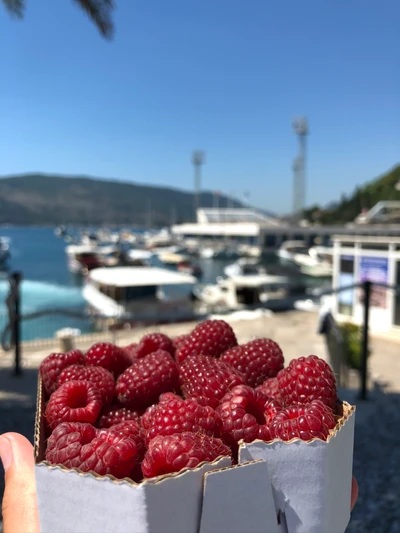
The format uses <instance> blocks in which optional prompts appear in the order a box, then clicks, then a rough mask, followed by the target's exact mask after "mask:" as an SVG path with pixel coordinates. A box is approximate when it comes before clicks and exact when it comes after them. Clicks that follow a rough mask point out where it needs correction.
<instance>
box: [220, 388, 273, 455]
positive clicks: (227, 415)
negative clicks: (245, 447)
mask: <svg viewBox="0 0 400 533" xmlns="http://www.w3.org/2000/svg"><path fill="white" fill-rule="evenodd" d="M281 409H282V406H281V404H280V403H279V402H277V401H276V400H273V401H271V400H269V399H268V398H267V397H266V396H264V395H263V394H262V393H261V392H259V391H255V390H254V389H252V388H251V387H249V386H247V385H239V386H238V387H235V388H233V389H232V390H231V391H229V392H228V393H227V394H226V395H225V396H224V398H223V400H222V402H221V404H220V405H219V406H218V408H217V412H218V413H219V415H220V416H221V420H222V426H223V434H222V438H223V440H224V442H226V443H227V444H229V445H230V446H231V447H232V449H233V450H234V451H236V450H237V443H238V442H239V441H240V440H243V441H244V442H253V441H254V440H256V439H260V440H264V441H266V442H268V441H269V440H272V436H271V433H270V430H269V424H270V422H271V420H272V419H273V418H274V417H275V416H276V414H277V413H278V412H279V411H280V410H281Z"/></svg>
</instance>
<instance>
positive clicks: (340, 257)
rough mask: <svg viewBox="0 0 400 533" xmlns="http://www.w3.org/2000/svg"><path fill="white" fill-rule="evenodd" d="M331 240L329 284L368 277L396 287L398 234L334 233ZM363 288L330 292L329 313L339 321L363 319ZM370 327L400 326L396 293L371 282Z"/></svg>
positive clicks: (336, 285) (346, 283) (398, 277)
mask: <svg viewBox="0 0 400 533" xmlns="http://www.w3.org/2000/svg"><path fill="white" fill-rule="evenodd" d="M332 240H333V247H334V253H333V288H339V287H346V286H349V285H352V284H356V283H362V282H363V281H366V280H369V281H372V282H374V281H375V282H377V283H383V284H388V285H391V286H396V285H397V286H398V287H400V237H378V236H374V237H373V236H364V235H353V236H352V235H335V236H333V237H332ZM363 294H364V292H363V290H362V289H355V290H349V291H343V292H340V293H338V294H336V295H334V296H333V314H334V316H335V317H336V318H338V319H339V320H341V321H344V320H348V321H350V322H354V323H356V324H360V325H361V324H362V323H363V312H364V305H363ZM370 328H371V330H372V331H388V330H390V329H392V328H399V330H400V293H396V292H395V291H394V290H391V289H386V288H384V287H378V286H373V288H372V293H371V308H370Z"/></svg>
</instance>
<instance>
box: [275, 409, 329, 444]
mask: <svg viewBox="0 0 400 533" xmlns="http://www.w3.org/2000/svg"><path fill="white" fill-rule="evenodd" d="M335 425H336V422H335V417H334V416H333V413H332V410H331V409H330V408H329V407H327V406H326V405H325V404H324V403H323V402H321V401H320V400H313V401H312V402H310V403H309V404H307V405H293V406H291V407H288V408H287V409H283V410H282V411H281V412H280V413H278V414H277V415H276V416H275V418H274V419H273V420H272V423H271V426H270V429H271V434H272V435H273V438H277V439H281V440H284V441H289V440H292V439H301V440H306V441H309V440H311V439H314V438H318V439H321V440H326V439H327V438H328V435H329V430H331V429H333V428H334V427H335Z"/></svg>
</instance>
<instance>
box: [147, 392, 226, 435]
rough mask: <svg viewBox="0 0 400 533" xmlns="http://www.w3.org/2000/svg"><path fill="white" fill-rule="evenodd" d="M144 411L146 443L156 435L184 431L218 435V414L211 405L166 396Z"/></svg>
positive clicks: (219, 428) (219, 424) (219, 427)
mask: <svg viewBox="0 0 400 533" xmlns="http://www.w3.org/2000/svg"><path fill="white" fill-rule="evenodd" d="M146 413H147V415H146ZM146 413H145V414H144V415H143V418H142V426H143V427H144V429H145V432H146V443H149V442H150V441H151V440H152V439H154V438H155V437H157V435H174V434H175V433H184V432H185V431H190V432H192V433H197V432H200V433H205V434H206V435H209V436H211V437H213V436H215V437H219V435H220V431H221V419H220V417H219V415H217V413H216V412H215V411H214V409H212V408H211V407H205V406H203V405H200V404H198V403H197V402H195V401H194V400H182V398H177V399H171V398H167V399H164V401H161V403H159V404H158V405H155V406H152V407H150V408H149V409H148V410H147V411H146Z"/></svg>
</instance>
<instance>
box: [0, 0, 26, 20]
mask: <svg viewBox="0 0 400 533" xmlns="http://www.w3.org/2000/svg"><path fill="white" fill-rule="evenodd" d="M3 4H4V5H5V6H6V9H7V10H8V11H9V12H10V13H11V15H14V16H15V17H18V18H22V17H23V15H24V11H25V1H24V0H3Z"/></svg>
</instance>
